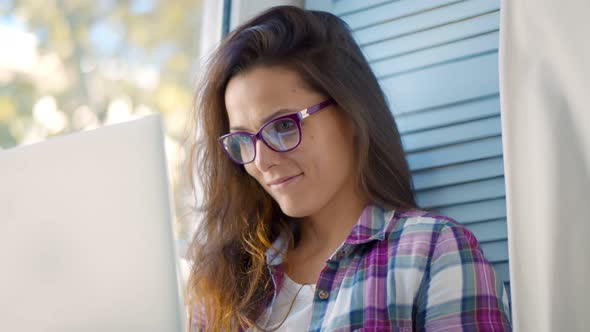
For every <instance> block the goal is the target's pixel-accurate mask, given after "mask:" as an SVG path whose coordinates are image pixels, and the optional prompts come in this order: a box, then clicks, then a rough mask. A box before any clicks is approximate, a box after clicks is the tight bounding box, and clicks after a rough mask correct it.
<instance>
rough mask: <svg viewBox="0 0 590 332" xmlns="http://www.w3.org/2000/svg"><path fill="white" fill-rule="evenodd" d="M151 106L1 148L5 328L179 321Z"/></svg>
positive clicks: (0, 276) (164, 325)
mask: <svg viewBox="0 0 590 332" xmlns="http://www.w3.org/2000/svg"><path fill="white" fill-rule="evenodd" d="M167 175H168V173H167V167H166V161H165V154H164V144H163V132H162V123H161V119H160V117H159V116H158V115H151V116H148V117H145V118H142V119H139V120H135V121H131V122H127V123H123V124H117V125H111V126H107V127H102V128H99V129H96V130H92V131H87V132H80V133H76V134H72V135H67V136H61V137H57V138H52V139H49V140H47V141H45V142H41V143H38V144H34V145H29V146H22V147H17V148H14V149H11V150H4V151H0V264H1V272H0V330H1V331H13V332H16V331H59V332H69V331H76V332H81V331H101V332H102V331H111V332H113V331H125V332H129V331H142V332H145V331H158V332H162V331H184V330H185V327H184V322H183V317H184V312H183V309H182V308H183V307H182V304H181V298H180V284H179V278H178V264H177V257H176V249H175V244H174V241H173V231H172V220H173V215H172V210H171V207H172V206H173V205H172V204H171V195H170V190H169V184H168V178H167Z"/></svg>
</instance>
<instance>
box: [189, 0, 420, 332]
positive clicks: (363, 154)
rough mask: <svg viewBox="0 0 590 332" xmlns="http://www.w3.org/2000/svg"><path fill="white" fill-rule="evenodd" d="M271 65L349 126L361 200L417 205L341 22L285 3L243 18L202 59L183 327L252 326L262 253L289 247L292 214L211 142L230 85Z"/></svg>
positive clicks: (266, 278) (396, 139)
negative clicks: (294, 76) (286, 237)
mask: <svg viewBox="0 0 590 332" xmlns="http://www.w3.org/2000/svg"><path fill="white" fill-rule="evenodd" d="M276 65H280V66H284V67H286V68H289V69H292V70H294V71H295V72H297V73H298V74H299V75H300V76H301V78H302V79H303V81H304V82H305V83H306V84H307V85H308V86H309V87H310V88H311V89H313V90H314V91H317V92H320V93H323V94H325V95H327V96H330V97H332V98H333V99H334V100H335V101H336V103H337V105H338V110H339V111H341V112H343V114H345V115H346V116H348V117H350V119H352V122H353V123H354V126H355V129H356V133H357V136H358V137H357V139H356V141H355V147H354V149H355V153H356V154H357V156H358V157H357V160H358V164H357V167H356V169H357V172H358V173H357V174H356V181H357V184H358V186H359V188H361V190H362V191H363V193H364V194H365V195H366V196H367V197H368V198H369V201H370V202H371V203H372V204H375V205H378V206H381V207H383V208H387V209H396V210H401V211H403V210H411V209H415V208H417V206H416V203H415V200H414V195H413V186H412V180H411V173H410V170H409V167H408V163H407V161H406V157H405V154H404V151H403V149H402V144H401V140H400V136H399V133H398V130H397V126H396V123H395V121H394V118H393V116H392V114H391V112H390V109H389V107H388V104H387V101H386V98H385V96H384V94H383V92H382V90H381V88H380V86H379V83H378V82H377V78H376V77H375V75H374V74H373V72H372V71H371V68H370V67H369V64H368V63H367V61H366V59H365V57H364V56H363V54H362V52H361V50H360V48H359V47H358V45H357V43H356V42H355V41H354V39H353V37H352V34H351V31H350V28H349V27H348V26H347V25H346V23H344V22H343V21H342V20H341V19H340V18H338V17H336V16H334V15H332V14H329V13H325V12H320V11H307V10H303V9H299V8H296V7H290V6H284V7H275V8H272V9H270V10H268V11H266V12H264V13H262V14H260V15H259V16H257V17H255V18H253V19H251V20H250V21H248V22H246V23H245V24H243V25H241V26H240V27H238V28H237V29H235V30H234V31H233V32H232V33H231V34H229V35H228V36H227V38H225V40H223V41H222V43H221V45H220V46H219V47H218V48H217V50H216V52H215V53H214V54H213V55H212V56H211V57H210V59H209V61H208V63H207V66H206V69H205V71H204V76H203V79H202V80H201V84H200V86H199V89H198V93H197V96H196V103H195V105H196V107H195V120H196V122H195V124H196V125H195V133H196V134H198V135H196V134H195V136H198V140H197V141H196V142H195V143H194V145H193V146H192V148H191V155H190V158H189V160H190V162H189V170H190V172H191V174H190V178H191V179H192V180H193V188H194V190H195V191H196V192H197V191H198V192H199V194H198V195H197V196H201V198H200V199H199V201H200V204H199V214H200V220H199V222H198V228H197V230H196V233H195V235H194V238H193V240H192V243H191V245H190V247H189V257H190V259H191V260H192V263H193V264H194V265H192V269H191V272H190V276H189V280H188V283H187V287H186V303H187V306H188V310H189V313H191V318H190V321H191V325H194V324H195V322H196V324H198V325H199V326H200V327H201V328H203V327H204V328H205V329H206V330H209V331H235V330H238V329H245V328H247V327H248V326H255V322H256V319H257V318H258V317H259V315H260V314H261V312H262V310H264V308H265V305H266V304H267V303H268V299H269V296H270V295H271V294H272V292H273V284H272V281H271V276H270V272H269V271H268V269H267V266H266V261H265V252H266V251H267V250H268V249H269V248H271V244H272V242H273V241H274V240H275V239H276V238H277V237H278V235H279V234H281V233H282V232H288V233H287V234H290V235H291V237H290V238H291V243H290V248H293V247H294V246H295V245H296V243H297V236H298V235H297V234H298V227H295V228H294V229H292V228H291V227H289V221H290V217H288V216H287V215H285V214H284V213H283V212H282V211H281V209H280V207H279V206H278V204H277V203H276V202H275V201H274V200H273V199H272V198H271V196H270V195H269V194H268V193H267V192H266V191H265V190H264V189H263V188H262V187H261V186H260V185H259V184H258V183H257V182H256V180H255V179H254V178H252V177H251V176H249V175H248V173H247V172H246V171H245V169H244V167H243V166H240V165H237V164H235V163H233V162H232V161H231V160H230V159H229V158H228V157H227V156H226V155H225V154H224V152H223V150H222V149H221V147H220V145H219V143H218V141H217V139H218V137H220V136H221V135H223V134H226V133H227V132H229V121H228V116H227V111H226V107H225V99H224V96H225V89H226V86H227V83H228V81H229V80H230V79H231V78H232V77H233V76H234V75H238V74H240V73H242V72H244V71H246V70H249V69H252V68H253V67H254V66H276ZM194 179H197V180H198V181H200V186H199V185H197V184H196V182H195V180H194ZM191 329H192V327H191Z"/></svg>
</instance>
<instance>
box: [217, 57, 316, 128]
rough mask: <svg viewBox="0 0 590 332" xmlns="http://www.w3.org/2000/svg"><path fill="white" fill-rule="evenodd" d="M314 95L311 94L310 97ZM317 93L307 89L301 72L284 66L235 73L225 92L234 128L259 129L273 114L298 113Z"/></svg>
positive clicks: (231, 123)
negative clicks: (298, 72)
mask: <svg viewBox="0 0 590 332" xmlns="http://www.w3.org/2000/svg"><path fill="white" fill-rule="evenodd" d="M310 95H311V97H310ZM313 95H314V93H312V92H310V91H308V90H307V89H305V88H304V87H303V86H302V84H301V79H300V77H299V75H298V74H297V73H296V72H294V71H292V70H288V69H285V68H282V67H270V68H268V67H259V68H255V69H252V70H249V71H246V72H244V73H241V74H238V75H236V76H234V77H233V78H232V79H231V80H230V81H229V83H228V85H227V88H226V91H225V105H226V108H227V112H228V117H229V120H230V125H231V126H232V127H234V126H236V127H242V128H249V129H251V130H253V129H257V128H258V126H260V125H261V124H262V123H264V122H265V121H266V120H268V119H269V117H270V118H272V115H273V114H277V116H278V115H279V114H285V112H286V111H291V112H296V111H299V109H298V108H297V107H300V105H301V103H302V102H303V103H304V104H303V105H305V101H306V100H307V99H310V100H313Z"/></svg>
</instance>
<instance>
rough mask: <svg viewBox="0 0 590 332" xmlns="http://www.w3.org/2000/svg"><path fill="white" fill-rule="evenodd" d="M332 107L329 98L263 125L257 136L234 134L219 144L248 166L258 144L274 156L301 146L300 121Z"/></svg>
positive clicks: (225, 137)
mask: <svg viewBox="0 0 590 332" xmlns="http://www.w3.org/2000/svg"><path fill="white" fill-rule="evenodd" d="M335 103H336V102H335V101H334V99H332V98H330V99H328V100H324V101H322V102H321V103H319V104H316V105H313V106H310V107H308V108H306V109H304V110H302V111H299V112H297V113H291V114H287V115H283V116H280V117H278V118H275V119H272V120H270V121H268V122H266V123H265V124H263V125H262V127H261V128H260V130H258V132H257V133H256V134H252V133H249V132H247V131H236V132H233V133H229V134H226V135H223V136H221V137H220V138H219V143H220V144H221V146H222V147H223V150H224V151H225V153H226V154H227V155H228V156H229V157H230V158H231V159H232V160H233V161H234V162H236V163H238V164H242V165H244V164H248V163H251V162H253V161H254V159H255V158H256V141H257V140H261V141H262V142H264V144H266V146H268V147H269V148H270V149H271V150H273V151H276V152H287V151H291V150H293V149H295V148H296V147H298V146H299V144H300V143H301V121H302V120H303V119H305V118H307V117H308V116H310V115H312V114H314V113H316V112H317V111H319V110H321V109H323V108H325V107H327V106H329V105H332V104H335Z"/></svg>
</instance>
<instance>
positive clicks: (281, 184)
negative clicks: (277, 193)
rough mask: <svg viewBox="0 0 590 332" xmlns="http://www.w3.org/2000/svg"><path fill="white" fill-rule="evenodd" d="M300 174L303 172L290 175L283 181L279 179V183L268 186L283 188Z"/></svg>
mask: <svg viewBox="0 0 590 332" xmlns="http://www.w3.org/2000/svg"><path fill="white" fill-rule="evenodd" d="M302 175H303V173H301V174H297V175H295V176H292V177H290V178H287V179H285V180H284V181H281V182H279V183H275V184H271V185H269V187H270V188H272V189H282V188H285V187H286V186H288V185H290V184H291V183H292V182H293V181H295V180H297V179H299V178H300V177H301V176H302Z"/></svg>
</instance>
